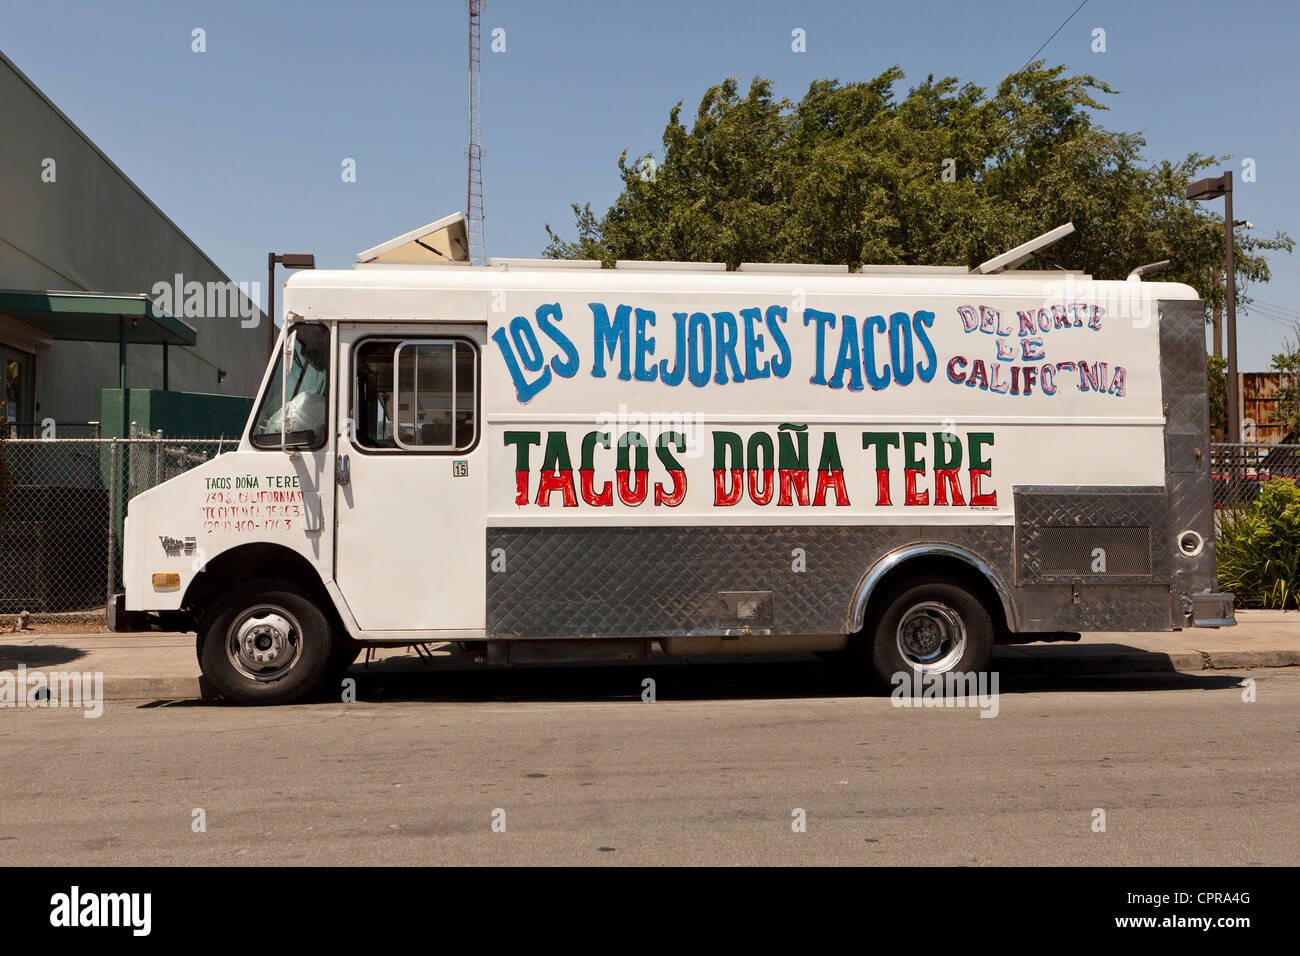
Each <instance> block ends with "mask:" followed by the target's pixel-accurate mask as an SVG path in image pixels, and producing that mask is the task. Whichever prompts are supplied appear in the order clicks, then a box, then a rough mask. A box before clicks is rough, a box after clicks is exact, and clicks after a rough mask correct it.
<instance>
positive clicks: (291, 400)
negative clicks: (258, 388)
mask: <svg viewBox="0 0 1300 956" xmlns="http://www.w3.org/2000/svg"><path fill="white" fill-rule="evenodd" d="M296 331H297V335H296V337H295V341H294V347H293V359H292V361H291V362H290V365H289V371H288V377H287V379H286V381H285V382H284V385H283V388H282V387H281V382H280V375H281V372H282V371H283V364H284V349H281V350H280V358H279V359H278V360H277V362H276V374H274V375H272V376H271V381H270V383H269V384H268V386H267V389H266V394H265V395H263V396H262V404H261V406H260V407H259V408H258V410H257V419H256V421H255V424H254V425H253V432H252V434H251V436H250V439H251V441H252V443H253V444H254V445H256V446H257V447H259V448H278V447H279V445H280V433H281V429H280V425H281V421H282V420H283V423H284V435H285V438H286V441H288V442H289V443H290V444H293V445H295V446H303V445H305V446H307V447H309V448H319V447H320V446H322V445H324V444H325V431H326V428H327V427H328V425H329V358H330V334H329V330H328V329H327V328H325V326H323V325H299V326H298V327H297V330H296ZM282 398H284V404H283V407H281V399H282Z"/></svg>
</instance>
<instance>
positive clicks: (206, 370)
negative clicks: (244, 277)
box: [0, 54, 266, 421]
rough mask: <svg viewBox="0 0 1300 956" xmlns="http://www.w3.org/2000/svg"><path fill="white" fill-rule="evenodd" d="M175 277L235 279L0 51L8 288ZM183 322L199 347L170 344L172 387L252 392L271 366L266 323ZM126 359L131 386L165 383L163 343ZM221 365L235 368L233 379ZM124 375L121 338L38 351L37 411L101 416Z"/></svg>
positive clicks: (85, 287)
mask: <svg viewBox="0 0 1300 956" xmlns="http://www.w3.org/2000/svg"><path fill="white" fill-rule="evenodd" d="M142 129H147V127H142ZM47 157H48V158H51V159H53V160H54V161H55V163H56V166H55V173H56V180H55V181H54V182H52V183H47V182H42V179H41V173H42V162H43V160H45V159H46V158H47ZM196 185H197V184H196ZM176 273H180V274H182V275H183V276H184V278H185V281H187V282H188V281H198V282H204V283H206V282H228V281H229V277H228V276H227V275H225V274H224V273H223V272H222V271H221V270H220V269H218V268H217V266H216V265H215V264H214V263H213V262H212V261H211V260H209V259H208V258H207V257H206V256H205V255H204V254H203V252H202V250H200V249H199V248H198V247H197V246H196V245H194V243H193V242H191V241H190V240H189V238H187V237H186V236H185V234H184V233H182V232H181V231H180V230H179V229H178V228H177V227H176V226H175V225H174V224H173V223H172V222H171V221H170V220H169V219H167V217H166V216H165V215H164V214H163V213H162V212H161V211H160V210H158V209H157V208H156V207H155V206H154V205H153V204H152V203H151V202H150V201H149V199H148V198H147V197H146V196H145V195H144V194H143V193H142V192H140V190H139V189H138V188H136V187H135V186H134V185H133V184H132V183H131V181H130V180H128V179H127V178H126V176H125V175H123V174H122V172H121V171H120V170H118V169H117V168H116V167H115V166H114V165H113V164H112V162H110V161H109V159H108V158H107V157H105V156H104V155H103V154H102V153H100V152H99V150H98V149H96V148H95V146H94V145H93V144H92V143H90V141H89V140H87V139H86V138H85V136H84V135H83V134H82V133H81V132H80V131H79V130H78V129H77V128H76V127H75V126H73V125H72V123H71V122H70V121H69V120H68V119H67V118H66V117H65V116H63V114H62V113H60V112H59V111H58V109H57V108H56V107H55V106H54V105H53V104H51V103H50V102H49V101H48V100H46V99H45V97H44V96H43V95H42V94H41V93H40V92H39V91H38V90H36V89H35V87H33V86H32V85H31V84H30V82H29V81H28V80H27V79H26V78H25V77H24V76H23V75H22V74H21V73H20V72H19V71H18V69H17V68H16V67H15V66H14V65H13V64H12V63H11V62H9V60H8V59H6V58H5V57H4V56H3V54H0V289H57V290H66V291H89V292H107V293H117V294H137V295H138V294H141V293H143V294H146V295H149V294H151V293H152V289H153V287H154V284H155V283H156V282H159V281H166V282H168V283H170V282H171V281H172V279H173V277H174V276H175V274H176ZM108 321H109V322H113V320H111V319H110V320H108ZM184 321H186V322H188V323H189V324H190V325H193V326H194V327H195V328H196V329H197V330H198V343H197V345H196V346H195V347H194V348H192V349H182V348H175V347H173V348H172V349H171V350H170V356H169V358H170V361H169V387H170V388H172V389H173V390H178V391H181V390H183V391H193V392H216V393H220V394H226V395H252V394H253V393H254V392H255V391H256V389H257V385H258V383H259V381H260V379H261V375H262V371H263V369H264V368H265V365H266V326H265V325H264V324H261V323H262V322H265V319H264V318H262V319H261V321H260V322H259V325H258V327H257V328H255V329H245V328H241V327H240V320H239V318H238V317H233V318H217V317H208V316H204V317H197V318H196V317H185V318H184ZM115 324H116V323H115V322H114V326H115ZM128 363H129V366H128V369H127V385H128V386H130V387H133V388H161V387H162V349H161V347H159V346H132V347H130V348H129V349H128ZM217 368H223V369H225V370H226V371H227V372H228V373H229V377H228V379H227V381H226V383H225V384H221V385H219V384H218V383H217ZM117 375H118V371H117V346H116V345H115V344H112V345H109V344H95V343H83V342H56V343H54V345H53V346H52V347H51V348H48V349H42V350H41V351H39V352H38V353H37V357H36V400H37V402H39V403H40V409H39V411H37V412H36V413H35V417H36V418H37V419H42V418H45V417H50V418H54V419H56V420H58V421H76V420H82V421H84V420H95V419H98V418H99V400H100V396H99V390H100V389H101V388H106V387H116V386H117Z"/></svg>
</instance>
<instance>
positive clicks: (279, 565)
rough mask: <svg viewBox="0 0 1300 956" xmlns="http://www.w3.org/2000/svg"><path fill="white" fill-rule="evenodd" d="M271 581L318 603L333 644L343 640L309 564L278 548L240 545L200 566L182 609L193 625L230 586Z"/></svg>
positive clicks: (317, 576) (333, 611) (343, 632)
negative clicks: (293, 586) (292, 586)
mask: <svg viewBox="0 0 1300 956" xmlns="http://www.w3.org/2000/svg"><path fill="white" fill-rule="evenodd" d="M260 577H273V578H280V579H282V580H285V581H292V582H293V583H294V584H297V585H298V586H299V587H301V588H303V589H304V590H305V591H307V593H309V594H311V595H312V597H313V598H315V599H316V601H317V602H318V603H319V606H320V609H321V612H322V613H324V614H325V616H326V617H327V618H329V620H330V624H331V625H332V626H333V629H334V634H335V638H336V640H339V639H341V640H346V638H347V633H348V632H347V628H346V627H344V626H343V621H342V620H341V619H340V618H339V616H338V611H337V610H336V609H335V607H334V601H333V600H332V599H331V598H330V596H329V592H327V591H326V590H325V585H324V584H323V583H322V582H321V579H320V574H319V573H318V572H317V571H316V569H315V568H314V567H312V565H311V562H310V561H308V560H307V559H306V558H304V557H303V556H302V555H301V554H299V553H298V552H297V551H293V550H291V549H290V548H286V547H284V546H283V545H278V544H266V543H264V542H263V543H256V544H243V545H239V546H238V547H234V548H231V549H230V550H228V551H223V552H221V554H219V555H217V556H216V557H215V558H213V559H212V560H211V561H208V562H206V563H205V564H204V566H203V570H202V572H200V573H199V574H197V575H195V577H194V580H193V581H191V582H190V586H189V588H188V589H187V590H186V592H185V600H184V602H183V604H184V606H185V607H187V608H189V610H190V613H191V615H192V616H193V618H194V620H195V622H196V624H197V622H198V621H199V619H200V618H202V616H203V612H204V609H205V608H206V607H207V605H208V604H209V602H210V601H211V600H212V598H213V597H214V596H215V595H217V594H219V593H221V592H222V591H224V590H226V589H228V588H229V587H230V586H231V585H233V584H238V583H239V582H240V581H246V580H248V579H250V578H260Z"/></svg>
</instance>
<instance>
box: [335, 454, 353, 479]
mask: <svg viewBox="0 0 1300 956" xmlns="http://www.w3.org/2000/svg"><path fill="white" fill-rule="evenodd" d="M336 470H337V472H338V482H339V484H340V485H348V484H351V482H352V463H351V462H349V461H348V456H347V455H346V454H343V455H339V463H338V468H337V469H336Z"/></svg>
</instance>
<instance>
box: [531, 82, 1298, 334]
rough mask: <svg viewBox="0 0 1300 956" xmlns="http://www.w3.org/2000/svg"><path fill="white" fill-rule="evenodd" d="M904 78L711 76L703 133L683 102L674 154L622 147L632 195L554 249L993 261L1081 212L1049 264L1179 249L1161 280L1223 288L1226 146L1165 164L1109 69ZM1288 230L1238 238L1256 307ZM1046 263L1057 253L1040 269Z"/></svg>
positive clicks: (720, 258)
mask: <svg viewBox="0 0 1300 956" xmlns="http://www.w3.org/2000/svg"><path fill="white" fill-rule="evenodd" d="M902 80H903V72H902V70H901V69H899V68H898V67H896V66H895V67H891V68H889V69H887V70H885V71H884V72H883V73H881V74H880V75H879V76H877V77H875V78H874V79H871V80H866V81H862V82H853V83H841V82H840V81H838V80H817V81H816V82H814V83H813V84H812V85H811V86H810V87H809V89H808V92H807V94H806V95H805V96H804V98H803V99H802V100H800V101H799V102H798V103H791V102H789V101H788V100H785V99H780V100H778V99H776V98H775V97H774V95H773V92H772V83H771V81H770V80H766V79H763V78H757V79H755V80H754V81H753V82H752V83H751V84H750V86H749V91H748V92H747V93H745V94H743V95H742V93H741V92H740V88H739V84H738V83H737V81H736V80H735V79H728V80H726V81H725V82H723V83H721V84H719V85H717V86H713V87H710V88H709V89H708V90H707V91H706V92H705V94H704V96H703V98H702V99H701V101H700V105H699V108H698V109H697V110H696V114H695V119H694V122H693V123H692V125H691V127H690V128H689V129H688V128H687V127H686V125H685V124H684V123H683V122H682V119H681V113H682V104H681V103H678V104H677V105H676V106H674V107H673V108H672V110H671V111H670V112H669V117H668V125H667V127H666V128H665V129H664V133H663V151H662V158H661V159H660V160H659V161H658V162H657V163H655V162H653V157H652V156H650V155H649V154H646V155H644V156H640V157H637V158H636V159H635V160H632V161H629V160H628V154H627V152H626V151H624V153H623V155H622V156H620V157H619V160H618V168H619V174H620V176H621V178H622V180H623V190H622V192H621V193H620V194H619V196H618V197H617V198H616V199H615V200H614V204H613V205H612V206H611V207H610V208H609V209H608V210H607V211H606V212H605V213H604V214H603V215H601V216H597V215H596V213H594V212H593V211H592V209H591V206H590V204H586V205H581V206H580V205H578V204H576V203H575V204H574V206H573V211H574V215H575V218H576V223H575V225H576V232H577V238H576V239H575V240H572V241H570V240H567V239H565V238H563V237H562V236H560V235H559V234H557V233H556V232H555V231H554V230H552V229H551V227H550V225H549V224H548V225H547V227H546V231H547V235H548V239H549V241H548V243H547V246H546V249H545V251H544V254H545V255H546V256H549V257H553V258H584V259H601V260H603V262H604V263H605V265H607V266H609V265H612V264H613V262H614V261H615V260H617V259H658V260H672V259H677V260H691V261H715V262H725V263H727V264H728V265H729V266H730V267H732V268H734V267H735V266H736V265H738V264H739V263H741V262H824V263H842V264H845V265H847V266H849V267H850V268H851V269H852V268H856V267H858V266H859V265H861V264H863V263H918V264H931V265H940V264H949V265H952V264H955V265H964V266H968V267H969V266H974V265H977V264H978V263H980V262H982V261H984V260H986V259H988V258H991V257H992V256H994V255H997V254H998V253H1000V252H1003V251H1005V250H1006V249H1009V248H1011V247H1012V246H1015V245H1018V244H1020V243H1022V242H1024V241H1025V240H1027V239H1030V238H1032V237H1034V236H1036V235H1039V234H1040V233H1043V232H1046V231H1047V230H1049V229H1051V228H1053V227H1055V226H1059V225H1060V224H1062V223H1064V222H1067V221H1073V222H1074V224H1075V226H1076V227H1077V231H1076V232H1075V233H1074V235H1072V236H1070V237H1068V238H1067V239H1065V240H1063V241H1061V242H1060V243H1058V244H1056V245H1055V246H1053V247H1052V248H1051V249H1049V250H1046V251H1045V252H1044V254H1043V255H1044V256H1045V257H1046V258H1045V262H1046V263H1048V264H1049V265H1059V266H1061V267H1063V268H1068V269H1078V270H1082V271H1084V272H1088V273H1091V274H1092V275H1094V276H1096V277H1098V278H1101V279H1122V278H1124V277H1125V276H1127V275H1128V273H1129V271H1130V270H1131V269H1132V268H1133V267H1134V266H1137V265H1140V264H1142V263H1147V262H1154V261H1157V260H1160V259H1170V260H1172V262H1173V266H1172V268H1171V269H1170V270H1169V271H1168V272H1165V273H1163V274H1162V275H1161V277H1160V278H1161V279H1167V280H1169V281H1178V282H1186V283H1187V284H1189V285H1191V286H1193V287H1194V288H1195V289H1196V290H1197V291H1198V292H1199V293H1200V295H1201V298H1202V300H1203V301H1204V302H1205V304H1206V310H1207V312H1206V314H1207V316H1208V315H1209V314H1210V310H1211V309H1212V308H1213V307H1214V305H1215V304H1216V303H1219V302H1221V301H1222V298H1223V296H1224V289H1223V287H1222V286H1218V285H1216V284H1215V282H1214V278H1213V276H1214V267H1215V266H1216V265H1217V264H1221V263H1222V261H1223V219H1222V217H1221V216H1220V215H1218V214H1217V213H1216V212H1215V211H1214V209H1213V205H1214V204H1206V203H1197V202H1191V201H1189V200H1187V199H1186V198H1185V195H1184V190H1185V187H1186V184H1187V183H1188V182H1189V181H1190V180H1193V179H1196V178H1198V176H1199V175H1200V174H1201V173H1202V172H1203V171H1204V170H1207V169H1209V168H1210V167H1214V166H1217V165H1219V164H1220V163H1221V162H1222V161H1223V157H1216V156H1206V155H1201V154H1192V155H1190V156H1188V157H1186V158H1185V159H1182V160H1179V161H1170V160H1161V161H1160V162H1157V163H1154V164H1148V163H1146V162H1145V161H1144V159H1143V157H1142V149H1143V147H1144V145H1145V144H1144V141H1143V139H1142V137H1141V135H1139V134H1136V133H1123V132H1114V131H1111V130H1107V129H1105V128H1104V127H1102V126H1101V125H1100V124H1099V123H1098V121H1097V118H1096V114H1097V113H1098V112H1100V111H1102V110H1104V109H1106V107H1105V105H1104V104H1103V103H1102V101H1101V98H1103V97H1105V96H1109V95H1114V94H1115V93H1116V92H1117V91H1115V90H1113V89H1111V87H1109V86H1108V85H1107V84H1106V83H1105V82H1103V81H1102V80H1099V79H1097V78H1096V77H1093V76H1088V75H1079V76H1068V75H1066V73H1065V68H1064V67H1060V66H1058V67H1050V68H1049V67H1046V66H1044V64H1043V62H1042V61H1037V62H1035V63H1033V64H1031V65H1030V66H1028V67H1026V68H1025V69H1024V70H1021V71H1019V72H1017V73H1013V74H1011V75H1010V76H1008V77H1007V78H1006V79H1004V80H1003V81H1002V82H1001V83H1000V84H998V87H997V89H996V90H994V91H993V92H991V93H990V92H988V91H987V90H985V89H983V88H981V87H979V86H976V85H975V84H972V83H962V82H960V81H959V80H957V79H955V78H952V77H947V78H943V79H935V78H934V77H933V76H929V77H927V78H926V79H925V81H924V82H922V83H920V84H919V85H917V86H915V87H913V88H911V89H910V90H909V91H908V92H907V94H906V95H905V96H902V97H901V98H900V97H899V96H898V95H897V93H896V88H897V87H898V85H899V84H900V83H901V82H902ZM1292 246H1293V242H1292V239H1291V237H1290V236H1288V235H1286V234H1285V233H1277V234H1276V235H1274V236H1272V237H1262V236H1254V235H1243V236H1238V237H1237V239H1236V254H1237V282H1238V286H1239V289H1240V293H1239V296H1240V301H1242V303H1243V304H1245V303H1246V302H1247V301H1248V299H1247V298H1246V295H1245V293H1246V291H1247V289H1248V288H1249V286H1250V284H1251V283H1253V282H1265V281H1267V280H1268V278H1269V270H1268V263H1267V260H1266V259H1265V257H1264V253H1266V252H1268V251H1272V250H1280V249H1284V250H1287V251H1290V250H1291V248H1292ZM1040 267H1042V266H1040Z"/></svg>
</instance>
